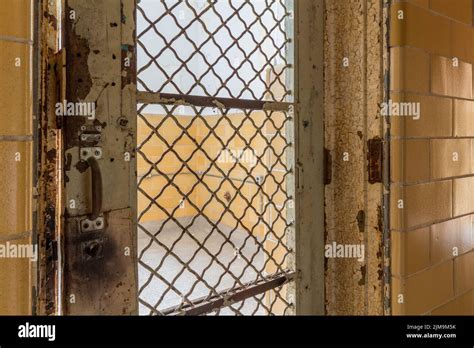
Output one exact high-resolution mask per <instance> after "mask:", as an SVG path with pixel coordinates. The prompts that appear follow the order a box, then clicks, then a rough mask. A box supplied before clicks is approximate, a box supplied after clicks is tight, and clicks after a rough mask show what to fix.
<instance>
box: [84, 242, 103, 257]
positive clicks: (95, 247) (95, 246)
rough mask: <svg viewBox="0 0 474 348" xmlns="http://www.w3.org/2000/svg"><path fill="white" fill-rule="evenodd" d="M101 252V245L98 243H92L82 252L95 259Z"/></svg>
mask: <svg viewBox="0 0 474 348" xmlns="http://www.w3.org/2000/svg"><path fill="white" fill-rule="evenodd" d="M101 251H102V244H101V243H98V242H92V243H90V244H89V245H87V246H86V247H85V248H84V252H85V253H86V254H87V255H88V256H90V257H91V258H96V257H97V256H98V255H100V253H101Z"/></svg>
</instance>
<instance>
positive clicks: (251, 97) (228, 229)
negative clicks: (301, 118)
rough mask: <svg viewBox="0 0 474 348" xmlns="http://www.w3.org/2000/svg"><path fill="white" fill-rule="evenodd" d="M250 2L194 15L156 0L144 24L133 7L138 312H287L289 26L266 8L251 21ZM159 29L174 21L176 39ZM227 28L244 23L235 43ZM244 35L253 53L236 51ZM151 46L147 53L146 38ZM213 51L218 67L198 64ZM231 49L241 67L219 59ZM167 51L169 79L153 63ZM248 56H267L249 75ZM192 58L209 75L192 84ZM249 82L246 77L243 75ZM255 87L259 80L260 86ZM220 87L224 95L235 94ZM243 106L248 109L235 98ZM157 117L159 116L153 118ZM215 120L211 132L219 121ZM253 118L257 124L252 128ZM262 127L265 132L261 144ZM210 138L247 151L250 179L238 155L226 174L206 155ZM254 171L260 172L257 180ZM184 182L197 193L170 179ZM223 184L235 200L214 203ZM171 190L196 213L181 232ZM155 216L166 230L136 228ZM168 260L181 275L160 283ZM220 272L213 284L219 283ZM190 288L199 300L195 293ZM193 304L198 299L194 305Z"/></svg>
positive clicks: (281, 3) (211, 6)
mask: <svg viewBox="0 0 474 348" xmlns="http://www.w3.org/2000/svg"><path fill="white" fill-rule="evenodd" d="M256 2H257V1H253V2H251V1H244V0H240V1H233V0H215V1H209V2H205V3H208V4H207V6H204V7H202V8H201V9H200V10H199V11H198V10H197V9H196V7H197V6H198V4H199V1H176V0H174V1H169V0H161V1H156V4H157V6H160V7H161V9H162V13H161V14H160V15H159V16H158V17H157V18H152V19H150V18H149V15H147V13H146V11H145V9H144V8H142V6H141V4H140V3H139V4H138V16H139V18H141V21H142V23H146V26H145V28H144V29H143V30H142V31H141V32H139V33H138V45H139V59H140V57H141V58H142V59H144V60H145V61H144V62H142V64H140V63H139V67H138V83H139V86H138V89H139V91H140V92H139V93H138V102H139V103H140V104H139V106H138V117H139V124H141V127H142V130H143V131H144V132H146V135H145V136H144V137H143V139H141V141H140V143H139V145H138V148H137V155H138V158H139V159H140V160H141V161H142V163H143V164H144V166H145V167H146V168H147V169H146V170H143V171H142V172H141V173H139V181H138V192H139V195H141V197H142V199H143V200H145V201H146V202H147V204H146V205H145V206H144V207H143V209H142V210H141V211H139V216H138V223H139V233H141V234H142V236H144V237H145V240H146V241H145V243H144V244H143V245H142V247H141V248H140V250H139V267H140V268H141V270H142V272H144V273H146V274H147V275H146V277H142V279H141V282H140V289H139V303H140V304H141V308H142V312H143V313H145V312H146V313H148V314H151V315H172V314H209V315H213V314H218V315H219V314H237V315H244V314H245V315H257V314H289V313H291V312H292V310H293V298H292V296H291V294H290V292H289V290H288V286H287V284H288V283H289V282H292V281H294V265H293V264H292V260H293V259H294V257H292V254H293V253H294V249H293V244H292V243H293V242H292V241H293V240H294V236H293V233H294V221H292V216H294V215H293V213H292V210H293V209H294V203H293V202H294V190H293V187H292V183H293V182H294V168H293V161H294V146H293V142H292V140H293V134H292V132H293V125H292V123H293V121H294V120H293V117H294V115H293V112H292V111H293V106H292V104H291V99H292V97H291V95H292V91H291V88H290V87H288V86H287V83H286V82H285V80H286V81H288V80H289V79H288V76H290V75H291V74H292V64H291V58H288V57H287V52H291V49H289V48H288V46H291V45H292V40H291V38H290V37H289V34H288V32H287V30H285V28H286V26H288V23H289V19H290V18H291V11H290V9H289V6H288V3H289V1H287V0H278V1H264V0H262V1H261V4H260V5H262V4H264V5H265V6H264V7H263V10H262V11H263V12H262V11H260V12H259V11H258V10H257V8H256V6H255V3H256ZM202 3H204V2H202ZM218 3H219V5H220V4H223V3H225V6H226V9H227V10H226V11H225V13H223V12H222V11H219V7H218ZM290 3H291V2H290ZM275 6H277V7H278V8H281V9H283V11H279V12H281V13H280V14H277V13H275V12H274V11H275V8H276V7H275ZM183 7H185V8H186V10H187V11H188V12H189V13H191V14H192V19H191V20H190V21H189V22H188V23H186V25H182V23H181V22H182V21H180V20H178V17H179V13H177V11H178V10H179V8H183ZM244 8H245V9H246V11H247V17H243V16H242V15H241V12H242V11H243V9H244ZM206 14H212V15H213V16H214V18H215V19H216V20H217V21H218V23H217V24H215V28H214V30H209V25H208V24H207V23H206V21H205V20H203V18H204V17H205V15H206ZM249 14H250V15H249ZM265 15H271V16H272V17H273V20H272V21H271V22H272V24H273V25H272V26H271V28H267V27H266V23H265V21H264V20H263V19H262V18H264V16H265ZM165 18H167V20H170V19H171V20H172V22H173V23H174V25H175V26H176V29H177V30H178V31H179V34H175V36H173V37H170V38H168V37H166V36H165V35H164V34H163V33H161V32H160V25H162V24H163V21H164V20H165ZM232 19H234V21H236V22H239V23H241V25H242V27H243V29H242V33H240V35H239V36H234V34H233V32H232V30H231V28H230V27H229V23H230V21H231V20H232ZM249 19H250V20H249ZM236 22H235V23H236ZM192 25H199V27H200V28H202V32H203V33H205V36H206V35H207V37H206V38H205V40H203V41H202V42H201V43H200V44H199V45H198V44H196V43H195V42H194V41H193V39H192V38H191V37H190V35H188V30H189V28H191V26H192ZM254 26H259V29H260V31H261V32H263V34H262V35H261V37H260V40H258V39H257V38H256V37H255V35H252V34H253V32H252V30H253V29H252V28H253V27H254ZM262 28H263V29H262ZM262 30H263V31H262ZM275 32H278V36H279V37H280V41H282V42H283V46H281V45H278V44H277V42H276V41H275V40H273V37H274V36H275V35H274V33H275ZM150 33H153V35H154V36H155V37H156V39H157V42H159V44H158V48H159V49H158V50H157V54H153V53H151V52H150V49H149V48H148V47H147V44H146V43H145V42H143V40H142V38H143V37H144V36H145V35H150ZM222 33H225V35H226V37H227V39H226V40H224V41H222V40H221V41H219V40H218V39H216V38H217V37H219V35H222ZM244 35H248V36H249V37H252V40H253V42H254V46H255V47H247V48H243V47H241V45H240V44H239V41H240V40H241V38H242V37H243V36H244ZM178 37H181V39H183V38H185V39H186V41H187V42H189V44H190V45H192V48H193V50H194V51H193V52H192V53H191V54H190V55H189V56H188V57H183V56H182V55H181V52H180V51H179V49H177V48H176V47H175V46H174V43H176V42H177V40H178ZM262 40H263V41H265V42H266V43H267V45H268V44H269V43H270V42H271V43H272V44H273V45H274V47H273V48H272V49H270V51H271V50H274V51H275V54H274V55H272V56H270V57H268V56H267V55H266V52H265V51H264V50H262V43H263V41H262ZM147 41H148V42H149V39H148V40H147ZM209 42H212V43H213V44H214V45H215V46H216V47H217V48H218V52H219V56H218V57H217V60H215V61H214V62H211V61H210V60H209V59H208V58H207V57H206V55H205V54H203V53H202V49H203V47H204V46H205V45H206V43H209ZM222 42H224V44H223V43H222ZM160 45H161V46H160ZM222 46H224V47H222ZM230 49H237V50H239V51H240V52H241V53H242V55H243V56H244V59H243V61H242V63H241V64H237V65H236V66H233V65H232V62H231V61H230V60H229V59H227V58H226V55H227V53H228V52H229V50H230ZM165 52H172V53H173V55H174V58H173V59H175V62H179V66H178V67H177V68H176V69H175V70H174V71H171V72H168V71H167V70H166V69H164V68H163V67H162V64H161V62H160V57H161V56H162V55H164V54H165ZM255 52H259V54H260V57H265V61H264V63H263V64H260V67H256V66H255V65H254V64H253V62H254V58H252V57H253V54H254V53H255ZM196 55H200V56H201V58H202V61H203V62H205V64H206V67H205V69H204V73H203V74H200V75H199V76H198V75H196V74H195V73H194V71H193V70H192V69H191V68H190V67H189V66H188V64H189V62H190V60H191V59H193V57H195V56H196ZM275 55H278V56H279V57H278V59H279V62H280V64H279V67H278V68H276V67H275V66H274V65H273V64H272V61H275V59H274V58H275ZM222 60H227V61H228V66H229V69H230V70H231V71H232V73H231V74H230V75H229V76H228V77H227V78H225V79H222V78H221V77H220V76H219V73H218V72H217V71H216V70H215V69H214V67H215V65H216V64H218V63H217V62H218V61H222ZM150 67H154V68H156V69H159V70H160V71H161V73H162V74H163V75H162V78H161V80H160V78H156V77H155V76H154V75H153V73H152V72H151V71H150V70H149V69H150ZM242 69H246V77H245V78H242V77H241V71H242ZM183 70H185V71H186V74H187V76H190V77H191V80H190V81H188V87H187V88H185V87H183V86H182V85H180V81H179V79H178V78H176V76H178V74H179V73H180V71H183ZM249 72H251V73H252V75H251V76H250V75H249ZM206 74H213V75H214V76H215V77H216V78H217V79H218V80H219V82H218V85H217V86H218V87H217V88H214V89H213V90H211V89H210V88H206V86H205V85H204V84H203V83H202V82H201V81H202V80H203V78H204V77H205V75H206ZM160 76H161V75H160ZM163 76H164V77H163ZM263 76H266V79H265V78H263ZM269 76H270V78H269ZM149 79H155V80H154V82H153V85H154V87H150V86H148V84H147V80H149ZM232 79H234V81H240V83H241V84H240V85H239V84H236V83H233V85H232V83H231V82H230V81H232ZM255 81H258V85H259V86H260V87H259V88H258V89H259V91H260V93H258V94H256V93H255V92H254V88H253V87H252V84H253V83H254V82H255ZM228 85H232V88H229V87H228ZM238 86H240V87H238ZM262 86H263V88H262ZM197 87H199V88H197ZM275 90H278V92H275ZM243 97H247V98H248V99H243ZM183 107H185V108H186V110H187V112H188V113H189V114H191V115H192V116H191V118H190V121H189V122H186V124H183V123H182V122H180V117H181V113H182V109H183ZM148 109H153V110H154V111H153V113H154V114H155V115H158V114H159V115H160V117H159V118H158V120H159V121H158V122H156V120H155V119H154V115H152V114H150V113H148V112H147V110H148ZM156 110H159V112H158V114H157V113H156ZM216 114H217V116H216ZM210 115H213V117H214V122H210V121H209V117H210ZM235 115H240V117H241V122H240V123H239V122H235V121H234V119H233V117H234V116H235ZM255 115H258V117H257V116H255ZM216 117H217V121H215V120H216ZM155 118H156V117H155ZM258 119H260V122H257V121H256V120H258ZM169 122H172V125H173V127H174V128H176V129H178V133H177V135H175V136H174V137H173V138H172V139H171V141H170V140H169V139H168V138H169V137H168V136H167V135H166V132H167V125H169ZM197 124H199V126H200V127H201V129H202V130H204V131H205V134H204V135H202V136H201V137H199V138H198V137H196V136H195V135H194V134H193V133H192V129H193V127H195V126H196V125H197ZM249 126H250V127H253V128H252V129H254V130H255V132H254V134H252V135H251V136H249V135H244V134H243V131H242V129H243V128H244V127H249ZM221 128H225V129H226V131H227V132H228V133H229V134H228V135H227V136H226V137H225V138H226V139H223V138H222V136H221V135H220V134H219V129H221ZM267 128H269V129H271V130H272V132H271V133H266V132H265V129H267ZM183 139H186V140H187V141H188V142H189V143H190V144H192V146H193V150H192V151H191V152H190V153H188V154H187V156H185V155H183V154H181V153H180V152H179V151H178V150H177V146H178V144H179V143H180V141H183ZM210 139H212V140H214V141H215V142H217V144H218V147H219V148H220V149H221V151H226V150H227V149H229V148H231V143H232V142H233V141H239V142H241V143H243V144H244V150H252V151H254V153H256V155H255V158H254V161H255V165H254V166H253V167H251V168H250V167H249V166H248V165H246V164H243V163H242V158H241V157H239V156H236V157H234V158H233V161H232V165H230V166H229V165H228V163H227V165H226V166H224V165H222V164H221V163H220V162H219V155H218V154H215V153H211V152H210V151H209V149H208V148H207V146H206V143H207V142H208V141H209V140H210ZM152 141H154V142H158V143H159V144H160V146H161V147H162V148H164V151H162V152H160V153H159V155H158V156H157V157H156V158H151V157H153V156H150V153H149V152H148V151H147V150H146V147H147V144H149V143H150V142H152ZM256 141H259V142H260V144H261V146H260V148H259V149H254V148H253V145H254V143H255V142H256ZM262 144H263V145H262ZM198 156H200V158H203V159H204V160H205V161H206V163H208V165H207V166H205V167H204V168H199V169H196V167H195V166H193V165H192V164H191V163H192V161H193V159H195V158H197V157H198ZM167 157H173V159H174V160H175V162H176V163H178V164H179V168H178V169H177V170H174V171H173V172H172V173H170V172H166V171H165V170H164V169H163V168H162V167H161V164H162V163H163V162H164V161H165V160H167ZM256 168H257V169H258V170H260V172H258V173H257V169H256ZM262 170H263V173H264V174H263V175H262V174H261V171H262ZM234 173H239V174H240V177H239V178H238V180H237V179H235V178H234V177H233V175H234ZM183 175H186V176H188V177H189V178H190V179H191V180H192V183H193V184H192V185H191V186H190V187H188V188H187V189H185V188H183V187H181V186H180V185H179V183H178V180H177V179H178V177H180V176H183ZM234 176H235V175H234ZM153 177H159V178H161V179H162V180H164V185H163V186H162V187H161V188H160V189H159V190H158V191H157V192H155V194H153V193H151V192H149V190H148V189H147V185H146V182H147V180H150V178H153ZM211 177H212V178H213V180H214V181H217V182H218V184H217V185H214V187H211V186H213V185H210V184H209V182H208V180H209V178H211ZM224 185H227V186H229V187H231V188H232V190H233V191H234V192H235V195H234V196H233V197H228V198H226V199H223V198H221V197H220V195H219V193H220V192H221V190H222V188H223V186H224ZM247 185H252V186H253V187H255V188H256V190H255V193H254V194H250V195H248V194H244V193H243V192H244V189H245V187H246V186H247ZM267 186H274V187H275V189H274V190H273V192H269V191H268V189H267V188H266V187H267ZM171 189H172V190H173V192H177V194H179V196H180V197H181V198H182V200H183V201H186V202H187V204H189V206H190V207H191V208H192V209H193V211H194V212H195V214H194V215H193V216H190V217H189V218H188V219H187V220H188V221H184V220H183V219H182V218H179V217H178V211H179V209H180V206H179V205H176V206H175V207H174V208H169V207H166V204H164V201H163V199H164V193H165V192H166V191H167V190H171ZM198 190H201V191H204V192H205V194H206V195H207V199H205V200H203V198H202V197H200V200H203V202H198V199H197V198H195V197H194V195H195V194H196V192H197V191H198ZM271 191H272V190H271ZM259 199H260V203H259V204H260V205H259V204H258V200H259ZM239 200H240V202H241V203H242V202H243V204H244V206H245V207H244V210H243V213H242V214H240V215H239V214H237V213H236V212H234V210H233V203H234V202H238V201H239ZM276 201H278V203H276ZM211 206H213V207H214V209H216V208H215V207H218V209H221V211H222V212H221V214H220V216H219V217H217V218H215V217H214V218H212V217H211V216H210V214H209V213H208V211H209V207H211ZM257 206H259V207H260V209H258V208H257ZM151 209H156V210H157V211H159V212H160V213H161V214H162V215H163V216H164V219H162V220H160V222H159V224H155V225H151V227H150V225H147V224H145V223H144V222H143V220H144V216H145V215H146V214H147V213H149V212H150V210H151ZM259 210H260V211H259ZM247 214H252V216H256V217H257V220H256V221H255V223H254V224H251V225H249V223H248V222H245V223H244V222H243V221H244V218H245V216H246V215H247ZM225 217H227V220H228V219H229V217H230V220H231V221H233V222H235V225H233V226H229V223H228V222H224V218H225ZM198 219H200V221H202V222H203V223H204V224H205V225H206V226H208V229H206V230H205V231H204V232H202V233H203V236H202V238H201V237H197V236H195V235H194V233H193V232H192V231H191V229H192V228H193V226H194V225H195V224H197V221H198ZM246 221H247V220H246ZM169 224H172V225H173V226H175V230H176V233H177V234H176V235H175V239H174V240H173V241H172V242H170V241H167V242H165V241H164V240H163V236H164V234H166V233H168V232H166V231H165V228H166V226H167V225H169ZM224 225H225V228H224ZM262 226H263V228H264V231H265V232H264V233H263V235H262V236H261V237H258V236H257V233H256V231H257V229H258V228H259V227H262ZM237 234H239V235H243V236H245V237H244V238H243V240H241V241H240V244H238V243H236V242H235V238H234V237H235V235H237ZM216 237H219V238H221V245H220V248H219V249H218V250H217V251H216V250H214V251H213V250H210V249H209V247H208V244H207V243H208V242H209V241H210V239H211V238H216ZM185 238H186V240H187V241H188V243H190V244H192V246H191V250H189V248H190V246H189V245H188V246H187V250H186V252H189V253H190V255H188V256H187V257H183V256H182V254H181V252H182V251H183V250H180V248H183V246H182V245H180V243H181V242H182V241H183V240H184V239H185ZM270 242H271V243H272V244H273V247H272V248H269V247H268V246H267V245H268V244H269V243H270ZM154 248H159V249H160V251H161V253H160V255H159V258H158V259H157V260H154V262H153V263H154V264H152V262H150V260H151V258H150V257H151V256H150V255H151V254H152V253H153V250H155V249H154ZM229 248H230V249H229ZM248 248H254V249H255V250H254V249H252V252H249V253H247V254H246V253H244V252H242V250H244V249H245V250H246V249H248ZM232 249H233V250H235V253H234V255H233V257H230V258H229V255H228V250H232ZM226 250H227V251H226ZM226 253H227V254H226ZM224 254H226V258H227V259H226V260H224V257H223V255H224ZM277 254H279V255H277ZM281 254H282V255H281ZM202 255H204V256H205V257H206V258H207V259H206V260H207V261H208V262H207V263H206V264H205V266H204V264H201V266H200V267H196V266H195V265H194V263H193V262H195V261H196V260H197V258H198V257H201V258H202ZM170 260H172V261H173V262H174V263H175V271H176V270H177V269H179V270H178V271H177V273H175V274H173V275H172V276H170V275H169V274H167V272H164V268H166V267H167V266H166V263H167V262H168V261H170ZM262 260H263V261H262ZM237 264H239V266H238V267H236V265H237ZM236 268H237V269H236ZM216 269H218V270H219V272H220V273H217V274H216ZM270 269H271V271H269V270H270ZM184 276H186V277H187V278H186V279H194V282H193V283H192V284H190V286H188V287H187V288H186V289H185V288H184V287H183V286H182V285H178V283H179V282H180V281H181V280H180V278H182V277H183V278H184ZM145 278H146V279H145ZM224 279H225V281H224ZM156 282H159V283H162V285H164V289H163V291H156V292H155V293H154V295H153V300H151V299H150V296H145V295H144V293H145V292H147V291H148V292H149V291H150V290H151V292H153V284H154V283H156ZM224 283H225V284H224ZM229 284H230V286H229ZM197 288H200V290H199V291H197ZM198 293H199V294H201V295H202V296H197V294H198ZM169 296H175V297H176V296H178V297H179V298H180V301H179V304H175V305H173V306H171V307H166V301H165V299H166V298H167V297H169Z"/></svg>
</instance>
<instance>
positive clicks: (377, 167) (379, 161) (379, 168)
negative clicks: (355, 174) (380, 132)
mask: <svg viewBox="0 0 474 348" xmlns="http://www.w3.org/2000/svg"><path fill="white" fill-rule="evenodd" d="M383 146H384V144H383V140H382V139H381V138H373V139H370V140H369V141H368V150H367V162H368V163H367V170H368V174H369V183H371V184H376V183H382V181H383V151H384V148H383Z"/></svg>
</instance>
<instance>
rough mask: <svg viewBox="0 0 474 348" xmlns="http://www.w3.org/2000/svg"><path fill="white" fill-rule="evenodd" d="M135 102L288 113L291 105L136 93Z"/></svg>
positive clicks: (261, 101)
mask: <svg viewBox="0 0 474 348" xmlns="http://www.w3.org/2000/svg"><path fill="white" fill-rule="evenodd" d="M137 102H138V103H146V104H153V103H155V104H166V105H194V106H204V107H210V108H215V107H218V108H224V109H247V110H274V111H288V110H289V109H290V107H291V105H292V104H291V103H278V102H268V101H264V100H249V99H232V98H214V97H204V96H196V95H182V94H170V93H150V92H138V93H137Z"/></svg>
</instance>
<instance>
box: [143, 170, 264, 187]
mask: <svg viewBox="0 0 474 348" xmlns="http://www.w3.org/2000/svg"><path fill="white" fill-rule="evenodd" d="M196 174H197V175H199V176H207V177H210V178H216V179H222V180H232V181H238V182H245V183H247V184H254V185H257V184H256V183H255V182H253V181H250V180H248V179H247V178H245V179H240V178H236V177H231V176H229V177H224V176H223V175H216V174H204V173H199V172H197V173H196ZM178 175H194V174H193V173H191V172H182V173H181V172H178V173H165V175H163V174H157V173H153V174H149V175H146V176H145V175H139V176H138V179H143V178H145V179H153V178H156V177H159V178H162V177H165V176H168V177H170V176H178Z"/></svg>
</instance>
